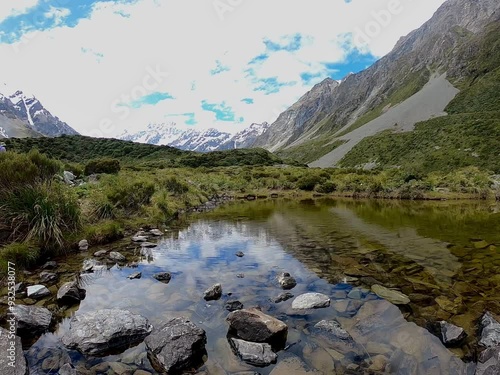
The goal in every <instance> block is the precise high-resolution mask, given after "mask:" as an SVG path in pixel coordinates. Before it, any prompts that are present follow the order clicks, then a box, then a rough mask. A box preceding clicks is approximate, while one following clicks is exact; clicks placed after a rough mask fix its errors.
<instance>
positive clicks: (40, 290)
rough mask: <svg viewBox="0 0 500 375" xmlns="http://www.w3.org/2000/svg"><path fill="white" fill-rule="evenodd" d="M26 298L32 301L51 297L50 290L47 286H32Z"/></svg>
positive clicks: (27, 291)
mask: <svg viewBox="0 0 500 375" xmlns="http://www.w3.org/2000/svg"><path fill="white" fill-rule="evenodd" d="M26 296H27V297H28V298H32V299H41V298H44V297H47V296H50V290H48V289H47V287H46V286H45V285H30V286H29V287H28V288H27V289H26Z"/></svg>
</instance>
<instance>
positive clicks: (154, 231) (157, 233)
mask: <svg viewBox="0 0 500 375" xmlns="http://www.w3.org/2000/svg"><path fill="white" fill-rule="evenodd" d="M149 233H151V234H152V235H153V236H156V237H160V236H163V232H162V231H161V230H159V229H151V230H150V231H149Z"/></svg>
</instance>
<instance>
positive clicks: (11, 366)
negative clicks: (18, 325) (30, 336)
mask: <svg viewBox="0 0 500 375" xmlns="http://www.w3.org/2000/svg"><path fill="white" fill-rule="evenodd" d="M9 334H10V331H8V330H6V329H3V328H1V327H0V353H2V354H1V355H0V374H5V375H7V374H8V375H28V373H29V371H28V366H27V363H26V358H25V357H24V353H23V347H22V345H21V338H20V337H18V336H15V337H12V338H11V337H9ZM14 352H15V353H14Z"/></svg>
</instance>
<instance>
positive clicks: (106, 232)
mask: <svg viewBox="0 0 500 375" xmlns="http://www.w3.org/2000/svg"><path fill="white" fill-rule="evenodd" d="M84 236H85V238H86V239H87V240H88V241H89V243H90V244H91V245H105V244H108V243H111V242H113V241H116V240H119V239H121V238H123V228H122V226H121V225H120V224H119V223H117V222H116V221H103V222H100V223H98V224H95V225H90V226H88V227H87V228H85V233H84Z"/></svg>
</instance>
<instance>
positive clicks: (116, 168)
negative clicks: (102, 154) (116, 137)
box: [85, 158, 121, 176]
mask: <svg viewBox="0 0 500 375" xmlns="http://www.w3.org/2000/svg"><path fill="white" fill-rule="evenodd" d="M120 169H121V167H120V161H119V160H118V159H111V158H102V159H96V160H91V161H89V162H88V163H87V165H85V175H87V176H88V175H91V174H95V173H108V174H116V173H118V172H120Z"/></svg>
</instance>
